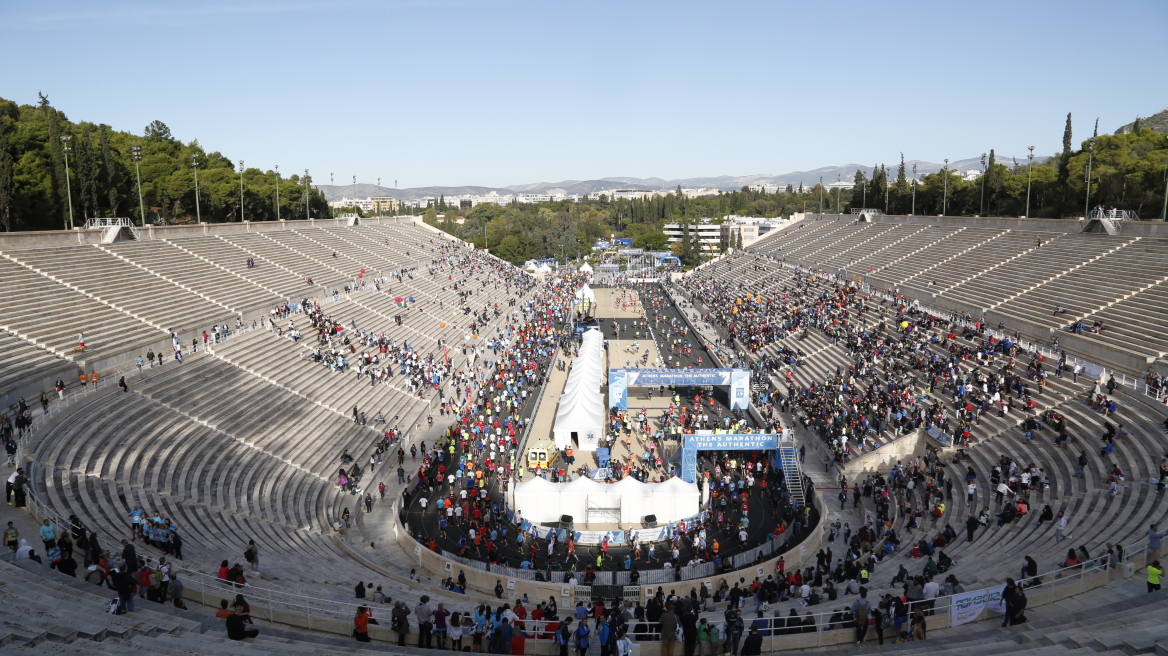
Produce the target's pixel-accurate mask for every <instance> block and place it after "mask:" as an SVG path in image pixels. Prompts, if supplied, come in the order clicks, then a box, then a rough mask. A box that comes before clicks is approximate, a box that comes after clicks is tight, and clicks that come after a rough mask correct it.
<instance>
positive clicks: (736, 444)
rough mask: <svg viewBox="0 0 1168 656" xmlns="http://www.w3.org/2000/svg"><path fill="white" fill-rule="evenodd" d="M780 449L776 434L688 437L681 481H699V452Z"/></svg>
mask: <svg viewBox="0 0 1168 656" xmlns="http://www.w3.org/2000/svg"><path fill="white" fill-rule="evenodd" d="M777 448H779V436H778V435H777V434H774V433H701V434H697V435H686V436H685V445H684V446H683V447H682V450H681V480H683V481H685V482H686V483H694V482H696V481H697V479H698V451H773V450H775V449H777Z"/></svg>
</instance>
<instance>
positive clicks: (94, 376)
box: [89, 371, 98, 387]
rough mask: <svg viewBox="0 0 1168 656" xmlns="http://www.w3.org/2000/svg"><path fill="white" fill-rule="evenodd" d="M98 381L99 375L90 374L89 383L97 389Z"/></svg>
mask: <svg viewBox="0 0 1168 656" xmlns="http://www.w3.org/2000/svg"><path fill="white" fill-rule="evenodd" d="M97 379H98V375H97V372H96V371H95V372H93V373H91V374H89V382H91V383H93V386H94V387H97Z"/></svg>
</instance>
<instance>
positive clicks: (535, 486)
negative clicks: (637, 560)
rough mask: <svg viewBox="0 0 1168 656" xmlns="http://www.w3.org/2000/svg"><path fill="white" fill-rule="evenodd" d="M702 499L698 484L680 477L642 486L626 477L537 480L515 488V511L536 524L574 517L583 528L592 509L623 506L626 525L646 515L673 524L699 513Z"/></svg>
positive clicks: (623, 518)
mask: <svg viewBox="0 0 1168 656" xmlns="http://www.w3.org/2000/svg"><path fill="white" fill-rule="evenodd" d="M699 496H700V495H699V492H698V489H697V487H696V486H695V485H690V484H689V483H686V482H685V481H683V480H681V479H680V478H676V477H675V478H671V479H669V480H668V481H666V482H664V483H642V482H641V481H638V480H637V479H635V478H632V477H626V478H624V479H621V480H620V481H619V482H617V483H613V484H607V483H601V482H599V481H595V480H592V479H590V478H585V477H580V478H577V479H576V480H574V481H572V482H570V483H552V482H549V481H547V480H545V479H542V478H534V479H531V480H529V481H523V482H522V483H519V484H517V485H516V486H515V508H516V509H517V510H522V511H523V517H524V518H525V519H527V520H529V521H532V522H536V523H540V522H555V521H559V519H560V516H561V515H571V516H572V519H573V520H574V521H575V523H576V525H577V526H583V524H584V523H585V522H587V521H588V520H589V516H588V508H589V507H590V506H591V507H593V508H617V507H619V508H620V521H621V523H623V524H639V523H640V522H641V521H642V520H643V519H644V518H645V516H646V515H656V516H657V521H658V523H660V524H670V523H673V522H676V521H678V520H681V519H685V518H687V517H693V516H694V515H696V514H698V509H699V506H698V502H699ZM592 519H593V521H596V518H595V517H594V518H592ZM606 523H611V521H610V522H606Z"/></svg>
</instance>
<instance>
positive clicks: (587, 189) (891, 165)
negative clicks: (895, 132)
mask: <svg viewBox="0 0 1168 656" xmlns="http://www.w3.org/2000/svg"><path fill="white" fill-rule="evenodd" d="M1165 113H1166V112H1161V114H1165ZM1156 116H1160V114H1157V115H1156ZM1147 120H1151V119H1147ZM1140 124H1141V125H1143V120H1141V123H1140ZM1149 127H1150V126H1149ZM1012 159H1013V158H1012V157H1006V156H1001V155H999V156H998V158H997V161H998V162H1000V163H1002V164H1006V165H1007V166H1008V165H1010V164H1011V163H1012ZM1036 159H1037V160H1038V161H1042V160H1043V159H1046V158H1045V157H1040V158H1036ZM1022 161H1025V158H1022ZM884 164H885V166H886V167H888V169H889V171H890V172H891V175H892V176H895V175H896V168H897V167H898V166H900V159H899V158H897V159H895V160H893V161H891V162H885V163H884ZM913 164H916V165H917V175H924V174H926V173H937V172H939V171H940V170H941V169H942V168H943V167H944V164H938V163H936V162H925V161H923V160H908V161H906V162H905V163H904V168H905V173H906V174H907V175H908V176H909V177H912V166H913ZM949 168H950V170H953V171H980V170H981V157H972V158H969V159H959V160H954V161H952V162H949ZM857 170H860V171H863V172H864V175H866V176H868V177H869V178H871V177H872V165H871V164H844V165H842V166H825V167H823V168H818V169H812V170H810V171H792V172H790V173H782V174H779V175H773V174H770V173H760V174H755V175H738V176H734V175H720V176H715V177H704V178H679V179H673V180H666V179H663V178H632V177H623V176H613V177H607V178H598V179H595V180H561V181H559V182H530V183H527V184H516V185H507V186H506V187H475V186H463V187H410V188H408V189H393V188H390V187H379V186H377V185H371V184H355V185H344V186H341V185H337V186H333V185H317V187H318V188H319V189H320V190H321V191H322V192H323V193H324V195H325V198H327V199H328V200H330V201H333V200H340V199H341V198H367V197H370V196H393V197H394V198H397V199H399V200H417V199H419V198H426V197H428V196H433V197H435V198H437V197H438V196H443V195H444V196H447V197H450V196H460V195H462V194H473V195H482V194H487V193H490V192H492V191H494V192H496V193H498V194H500V195H514V194H537V193H547V192H549V191H552V190H555V192H556V193H563V194H568V195H571V194H591V193H595V192H598V191H611V190H613V189H644V190H649V191H656V190H660V189H676V188H677V187H678V186H681V187H682V188H684V189H702V188H705V189H720V190H722V191H731V190H734V189H741V188H743V187H748V186H750V185H756V184H776V185H783V186H786V185H794V186H795V187H796V188H797V187H798V186H799V184H800V183H802V184H803V185H804V186H805V187H810V186H812V185H815V184H816V183H818V182H819V179H820V177H822V178H823V182H824V183H825V184H826V183H830V182H835V181H836V180H837V179H842V180H851V179H853V178H854V177H855V175H856V171H857Z"/></svg>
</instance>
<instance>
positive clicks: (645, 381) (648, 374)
mask: <svg viewBox="0 0 1168 656" xmlns="http://www.w3.org/2000/svg"><path fill="white" fill-rule="evenodd" d="M617 371H620V370H617ZM743 371H745V370H743ZM624 372H625V373H626V374H627V375H628V377H629V385H641V386H644V387H647V386H650V385H729V384H730V380H731V375H732V374H733V373H734V370H733V369H625V370H624ZM749 377H750V376H749V372H747V378H749Z"/></svg>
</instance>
